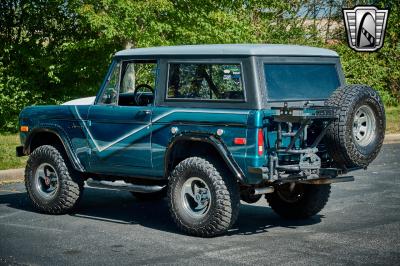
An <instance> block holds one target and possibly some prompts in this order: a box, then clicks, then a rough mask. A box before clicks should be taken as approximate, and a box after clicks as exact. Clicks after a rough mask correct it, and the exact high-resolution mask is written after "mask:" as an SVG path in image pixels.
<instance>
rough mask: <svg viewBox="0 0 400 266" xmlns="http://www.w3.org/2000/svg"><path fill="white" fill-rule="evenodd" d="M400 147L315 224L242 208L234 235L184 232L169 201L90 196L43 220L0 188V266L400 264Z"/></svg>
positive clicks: (262, 206) (8, 188)
mask: <svg viewBox="0 0 400 266" xmlns="http://www.w3.org/2000/svg"><path fill="white" fill-rule="evenodd" d="M399 172H400V144H386V145H384V147H383V150H382V152H381V153H380V155H379V157H378V159H377V160H375V162H374V163H373V164H371V165H370V167H369V168H368V170H367V171H364V170H360V171H357V172H354V176H355V178H356V180H355V182H351V183H341V184H334V185H333V188H332V193H331V198H330V201H329V202H328V204H327V206H326V207H325V209H324V210H323V211H322V212H321V213H320V214H319V215H317V216H315V217H313V218H311V219H308V220H305V221H301V222H293V221H287V220H284V219H281V218H280V217H279V216H277V215H276V214H274V213H273V211H272V210H271V209H270V208H269V207H268V206H267V204H266V201H265V200H264V199H261V200H260V201H259V202H257V203H256V204H254V205H248V204H242V206H241V209H240V215H239V218H238V222H237V223H236V225H235V226H234V228H233V229H232V230H230V231H229V232H228V234H226V235H224V236H220V237H215V238H207V239H204V238H197V237H191V236H187V235H184V234H182V233H181V232H180V231H178V230H177V228H176V227H175V225H174V224H173V222H172V219H171V218H170V216H169V212H168V208H167V202H166V201H159V202H145V203H143V202H139V201H137V200H136V199H135V198H134V197H133V196H131V195H130V193H128V192H118V191H108V190H96V189H90V188H89V189H86V190H85V194H84V197H83V198H82V201H81V203H80V204H79V207H78V209H77V210H76V211H75V213H73V214H68V215H55V216H54V215H45V214H41V213H38V212H36V211H35V210H34V209H33V207H32V204H31V203H30V202H29V201H28V199H27V195H26V192H25V188H24V185H23V184H22V183H17V184H6V185H1V186H0V264H11V265H14V264H15V265H20V264H22V265H67V264H68V265H71V264H79V265H81V264H90V265H94V264H96V265H125V264H130V265H135V264H150V265H152V264H183V265H206V264H207V265H210V264H211V265H215V264H220V265H235V264H249V265H250V264H251V265H257V264H261V265H272V264H273V265H277V264H279V265H320V264H324V265H343V264H346V265H347V264H351V265H360V264H368V265H371V264H378V265H400V175H399Z"/></svg>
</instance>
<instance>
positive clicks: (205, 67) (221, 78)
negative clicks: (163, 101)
mask: <svg viewBox="0 0 400 266" xmlns="http://www.w3.org/2000/svg"><path fill="white" fill-rule="evenodd" d="M167 99H194V100H243V99H244V93H243V84H242V71H241V68H240V65H239V64H191V63H190V64H183V63H179V64H170V65H169V80H168V93H167Z"/></svg>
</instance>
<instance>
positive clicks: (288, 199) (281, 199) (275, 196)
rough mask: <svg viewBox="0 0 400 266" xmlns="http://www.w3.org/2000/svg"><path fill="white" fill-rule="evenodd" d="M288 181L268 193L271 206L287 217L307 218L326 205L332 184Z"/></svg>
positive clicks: (267, 197) (267, 196)
mask: <svg viewBox="0 0 400 266" xmlns="http://www.w3.org/2000/svg"><path fill="white" fill-rule="evenodd" d="M292 184H293V183H286V184H283V185H279V186H276V187H275V191H274V192H273V193H270V194H266V196H265V197H266V199H267V201H268V203H269V205H270V206H271V208H272V209H273V210H274V211H275V212H276V213H277V214H278V215H280V216H281V217H283V218H286V219H306V218H309V217H311V216H313V215H315V214H317V213H318V212H320V211H321V210H322V209H323V208H324V207H325V205H326V203H327V202H328V199H329V194H330V192H331V185H310V184H300V183H297V184H295V186H294V187H293V188H292V189H291V188H290V186H291V185H292Z"/></svg>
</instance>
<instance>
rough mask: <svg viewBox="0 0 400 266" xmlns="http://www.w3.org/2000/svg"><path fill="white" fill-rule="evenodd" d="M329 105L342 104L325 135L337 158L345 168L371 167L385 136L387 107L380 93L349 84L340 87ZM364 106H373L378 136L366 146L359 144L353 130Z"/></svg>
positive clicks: (372, 138)
mask: <svg viewBox="0 0 400 266" xmlns="http://www.w3.org/2000/svg"><path fill="white" fill-rule="evenodd" d="M326 105H329V106H335V107H339V109H338V116H339V119H338V120H336V121H335V122H334V123H333V124H332V125H331V126H330V128H329V129H328V132H327V134H326V137H325V139H326V143H327V146H328V151H329V154H330V155H331V156H332V158H333V161H334V162H335V163H336V164H337V166H338V167H344V168H351V167H366V166H368V165H369V164H370V163H371V162H372V161H373V160H374V159H375V158H376V156H377V155H378V153H379V151H380V149H381V147H382V143H383V139H384V137H385V125H386V118H385V109H384V106H383V103H382V100H381V98H380V97H379V94H378V93H377V92H376V91H375V90H374V89H372V88H371V87H368V86H365V85H346V86H343V87H340V88H338V89H337V90H336V91H335V92H334V93H333V94H332V95H331V97H330V98H329V99H328V101H327V102H326ZM361 106H367V107H369V108H370V109H371V110H372V112H373V116H374V117H375V128H374V135H373V137H371V139H370V140H369V142H368V143H367V144H366V145H359V144H358V143H357V141H356V140H355V138H354V136H353V131H352V130H353V123H354V117H355V115H356V112H357V110H359V108H360V107H361Z"/></svg>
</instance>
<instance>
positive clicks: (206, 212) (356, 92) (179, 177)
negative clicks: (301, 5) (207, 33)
mask: <svg viewBox="0 0 400 266" xmlns="http://www.w3.org/2000/svg"><path fill="white" fill-rule="evenodd" d="M85 102H86V103H85ZM19 122H20V137H21V143H22V146H20V147H17V155H18V156H23V155H29V159H28V162H27V165H26V171H25V183H26V189H27V192H28V195H29V197H30V199H31V201H32V202H33V204H34V206H35V207H36V208H38V209H39V210H40V211H42V212H46V213H52V214H59V213H66V212H68V211H71V210H72V209H73V208H74V207H75V206H76V205H77V202H78V200H79V199H80V197H81V195H82V192H83V189H84V184H85V182H86V186H88V187H97V188H106V189H107V188H108V189H118V190H127V191H130V192H131V193H132V194H133V195H134V196H135V197H136V198H137V199H139V200H146V199H147V200H154V199H161V198H164V197H166V198H167V200H168V203H169V209H170V212H171V215H172V219H173V220H174V221H175V223H176V224H177V226H178V227H179V228H180V229H182V230H183V231H185V232H186V233H188V234H192V235H196V236H203V237H210V236H215V235H219V234H223V233H224V232H226V231H227V230H229V229H230V228H231V227H232V226H233V224H234V223H235V221H236V219H237V217H238V213H239V205H240V200H242V201H244V202H248V203H254V202H256V201H258V200H259V199H260V198H261V197H262V195H265V198H266V200H267V201H268V204H269V205H270V207H271V208H272V209H273V210H274V211H275V212H276V213H277V214H279V215H281V216H282V217H284V218H288V219H305V218H307V217H310V216H313V215H315V214H317V213H318V212H319V211H321V210H322V208H323V207H324V206H325V204H326V203H327V201H328V197H329V194H330V189H331V183H335V182H345V181H353V180H354V178H353V177H352V176H350V175H349V174H348V173H349V172H351V171H353V170H356V169H366V168H367V166H368V165H369V164H370V163H371V162H372V161H373V160H374V159H375V157H376V156H377V154H378V152H379V150H380V148H381V146H382V142H383V138H384V132H385V111H384V107H383V104H382V101H381V99H380V97H379V95H378V93H377V92H376V91H375V90H373V89H372V88H370V87H368V86H366V85H347V84H346V83H345V80H344V76H343V73H342V69H341V64H340V60H339V57H338V54H337V53H336V52H334V51H331V50H327V49H321V48H313V47H305V46H292V45H194V46H171V47H155V48H140V49H129V50H123V51H120V52H118V53H116V54H115V56H114V57H113V60H112V63H111V66H110V68H109V71H108V73H107V75H106V77H105V79H104V81H103V84H102V85H101V88H100V90H99V92H98V94H97V96H96V97H95V99H92V100H91V101H90V98H89V101H84V103H83V104H82V103H79V102H76V101H75V102H71V103H66V104H64V105H59V106H31V107H27V108H25V109H24V110H23V111H22V112H21V114H20V119H19Z"/></svg>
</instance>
